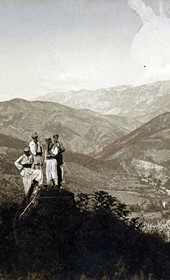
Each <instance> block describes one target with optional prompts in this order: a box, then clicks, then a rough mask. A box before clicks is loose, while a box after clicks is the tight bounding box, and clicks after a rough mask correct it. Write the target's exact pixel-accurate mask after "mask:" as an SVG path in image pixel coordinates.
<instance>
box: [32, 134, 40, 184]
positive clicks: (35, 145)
mask: <svg viewBox="0 0 170 280" xmlns="http://www.w3.org/2000/svg"><path fill="white" fill-rule="evenodd" d="M29 148H30V152H31V154H32V155H33V158H34V168H35V169H36V170H40V174H41V180H40V185H42V184H43V171H42V166H43V159H42V146H41V145H40V143H39V141H38V134H37V132H34V133H33V134H32V141H31V142H30V143H29Z"/></svg>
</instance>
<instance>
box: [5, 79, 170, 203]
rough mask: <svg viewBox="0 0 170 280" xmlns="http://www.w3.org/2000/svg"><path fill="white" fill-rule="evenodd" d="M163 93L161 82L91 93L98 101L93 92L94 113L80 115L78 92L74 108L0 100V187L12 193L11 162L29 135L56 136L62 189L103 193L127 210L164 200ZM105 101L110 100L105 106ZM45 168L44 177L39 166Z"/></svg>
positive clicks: (169, 155)
mask: <svg viewBox="0 0 170 280" xmlns="http://www.w3.org/2000/svg"><path fill="white" fill-rule="evenodd" d="M169 87H170V82H165V83H161V82H160V83H155V84H152V85H146V86H141V87H136V88H132V87H121V88H119V90H117V93H115V90H113V89H105V90H102V92H101V94H100V92H99V91H96V92H95V94H96V96H97V92H98V93H99V94H98V99H96V101H95V102H94V96H95V94H94V96H93V94H92V95H91V99H90V97H89V100H88V102H89V104H91V106H92V105H93V107H90V109H93V110H94V111H92V110H89V108H88V109H85V107H86V98H85V96H86V93H83V92H81V94H82V95H83V98H84V99H83V98H81V94H80V98H78V99H77V105H76V104H74V106H75V107H76V106H77V107H76V108H72V107H69V106H71V105H70V104H69V106H66V105H63V104H60V103H56V102H51V101H39V100H36V101H28V100H23V99H18V98H17V99H13V100H9V101H5V102H0V110H1V113H0V116H1V119H0V158H1V162H2V165H1V168H0V174H1V181H2V180H5V182H6V183H7V184H8V181H9V184H8V188H10V185H11V184H10V182H11V180H12V182H13V185H14V187H15V193H17V192H18V187H17V186H18V184H20V185H22V182H21V178H20V176H19V173H18V170H17V169H16V168H15V167H14V165H13V163H14V160H15V159H16V158H17V157H18V156H19V155H20V154H21V153H22V150H23V147H25V146H26V145H28V142H29V141H30V140H31V134H32V132H34V131H37V132H38V135H39V139H40V142H41V143H42V144H43V143H44V138H45V136H46V135H50V136H52V135H53V134H54V133H58V134H59V135H60V140H61V142H63V143H64V145H65V147H66V152H65V153H64V159H65V168H64V170H65V176H64V177H65V183H66V185H67V187H69V188H70V189H71V190H72V191H74V192H75V193H77V192H91V191H95V190H105V191H108V192H109V193H110V194H112V195H114V196H116V197H117V198H118V199H120V200H121V201H122V202H125V203H130V204H133V203H134V204H142V203H143V201H145V200H147V201H152V202H153V203H154V201H156V200H157V201H158V200H160V199H165V198H166V199H167V195H166V189H168V188H170V184H169V183H170V179H169V171H170V170H169V169H170V168H169V162H170V145H169V141H170V136H169V133H170V128H169V123H170V112H168V110H169V109H168V108H169V104H170V103H169V96H170V95H169V94H168V88H169ZM93 93H94V92H93ZM113 93H114V94H113ZM77 94H78V93H77ZM90 94H91V92H90V93H89V96H90ZM62 96H63V100H64V98H65V103H66V101H67V102H68V101H69V99H67V100H66V97H64V95H62V93H61V97H62ZM71 96H72V101H73V100H74V98H75V99H76V94H75V96H73V93H72V94H71V95H70V97H71ZM77 96H78V95H77ZM115 96H117V97H115ZM67 97H68V96H67ZM86 97H87V96H86ZM111 97H112V99H111ZM96 98H97V97H96ZM103 98H104V99H103ZM107 98H108V99H107ZM116 98H117V99H116ZM58 99H60V98H58ZM61 99H62V98H61ZM106 99H107V100H110V101H108V103H107V102H106V103H105V102H103V100H105V101H106ZM70 100H71V99H70ZM78 100H81V102H79V101H78ZM90 100H91V101H90ZM115 100H116V101H115ZM60 101H61V100H60ZM113 101H114V102H117V104H118V106H119V109H121V110H119V112H118V111H117V113H116V115H113V112H114V110H115V112H116V105H115V103H114V102H113ZM90 102H91V103H90ZM102 102H103V103H102ZM109 102H110V103H109ZM159 102H161V103H159ZM63 103H64V101H63ZM73 103H74V102H73ZM83 104H84V105H83ZM101 104H103V107H102V106H101ZM104 104H105V105H106V104H110V105H108V106H105V105H104ZM142 104H143V105H142ZM67 105H68V104H67ZM74 106H73V107H74ZM81 106H82V107H83V106H84V107H83V109H80V108H79V107H81ZM109 106H110V107H109ZM87 107H88V106H87ZM111 107H112V109H114V110H113V111H110V110H111ZM97 108H98V109H97ZM104 108H105V109H106V110H105V109H104ZM99 109H100V110H99ZM98 111H100V112H98ZM146 120H147V121H146ZM43 168H44V171H45V164H44V167H43ZM8 188H7V189H8ZM2 196H4V192H3V194H2Z"/></svg>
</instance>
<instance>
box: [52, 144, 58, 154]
mask: <svg viewBox="0 0 170 280" xmlns="http://www.w3.org/2000/svg"><path fill="white" fill-rule="evenodd" d="M51 152H52V153H53V155H55V156H56V155H57V154H58V147H57V146H55V147H54V148H52V149H51Z"/></svg>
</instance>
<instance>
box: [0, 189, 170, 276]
mask: <svg viewBox="0 0 170 280" xmlns="http://www.w3.org/2000/svg"><path fill="white" fill-rule="evenodd" d="M25 206H26V205H24V203H23V204H22V205H19V204H17V203H14V202H10V201H9V202H8V203H5V204H1V206H0V221H1V222H0V273H1V277H2V278H3V279H5V280H7V279H13V280H15V279H20V280H25V279H27V280H28V279H29V280H33V279H34V280H35V279H36V280H40V279H41V280H43V279H103V280H104V279H122V280H123V279H126V280H127V279H129V280H130V279H159V280H160V279H164V280H166V279H169V275H170V246H169V243H166V242H164V239H163V237H161V236H159V235H157V234H155V233H154V234H153V233H152V234H148V233H144V232H143V231H142V225H141V224H140V223H139V221H138V219H130V218H129V217H128V211H127V209H126V205H124V204H122V203H120V202H119V201H118V200H117V199H116V198H115V197H112V196H110V195H108V193H106V192H95V193H92V194H83V193H81V194H79V195H77V197H76V198H75V197H74V194H73V193H71V192H69V191H66V190H62V191H60V192H58V190H55V189H49V188H45V187H44V189H42V190H41V191H40V192H39V195H38V197H37V199H36V200H35V203H34V205H32V206H31V207H30V208H29V209H28V210H27V211H26V212H25V214H24V215H23V216H22V217H21V216H20V215H21V213H22V212H23V210H24V208H25Z"/></svg>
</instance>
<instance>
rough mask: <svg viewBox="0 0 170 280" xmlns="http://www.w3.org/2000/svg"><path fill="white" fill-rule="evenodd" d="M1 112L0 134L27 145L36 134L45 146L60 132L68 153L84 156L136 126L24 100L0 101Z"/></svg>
mask: <svg viewBox="0 0 170 280" xmlns="http://www.w3.org/2000/svg"><path fill="white" fill-rule="evenodd" d="M0 111H1V113H0V117H1V121H0V133H2V134H5V135H9V136H12V137H16V138H19V139H21V140H24V141H27V142H28V141H30V140H31V134H32V132H34V131H37V132H38V134H39V136H40V140H41V143H42V144H43V143H44V141H45V140H44V139H45V137H46V135H50V136H52V135H53V134H56V133H58V134H59V135H61V140H62V141H64V144H65V146H66V148H67V150H69V151H73V152H78V153H83V154H88V153H91V152H94V151H99V150H101V149H102V148H103V147H104V146H106V145H107V144H109V143H111V142H112V141H113V140H116V139H118V138H119V137H121V136H123V135H125V134H127V133H128V132H130V131H132V130H133V129H134V126H136V124H137V122H135V121H134V122H133V123H131V120H130V119H128V118H125V117H118V116H105V115H103V114H100V113H97V112H92V111H90V110H79V109H73V108H69V107H67V106H64V105H61V104H58V103H53V102H42V101H32V102H31V101H26V100H23V99H12V100H9V101H5V102H0ZM134 124H135V125H134ZM138 125H139V123H138Z"/></svg>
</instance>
